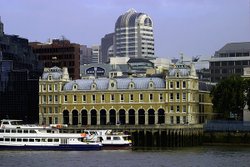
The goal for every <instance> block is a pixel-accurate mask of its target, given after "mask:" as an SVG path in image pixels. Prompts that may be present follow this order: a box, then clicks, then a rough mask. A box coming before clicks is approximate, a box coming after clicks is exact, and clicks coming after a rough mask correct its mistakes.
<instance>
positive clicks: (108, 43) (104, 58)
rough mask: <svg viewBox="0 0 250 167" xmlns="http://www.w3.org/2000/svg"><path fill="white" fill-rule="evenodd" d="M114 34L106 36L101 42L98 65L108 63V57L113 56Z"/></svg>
mask: <svg viewBox="0 0 250 167" xmlns="http://www.w3.org/2000/svg"><path fill="white" fill-rule="evenodd" d="M114 35H115V33H110V34H106V35H105V36H104V37H103V38H102V40H101V56H100V63H108V62H109V57H113V56H114V51H113V47H114V46H113V45H114Z"/></svg>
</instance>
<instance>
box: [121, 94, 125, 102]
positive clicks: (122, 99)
mask: <svg viewBox="0 0 250 167" xmlns="http://www.w3.org/2000/svg"><path fill="white" fill-rule="evenodd" d="M120 101H121V102H124V95H123V94H120Z"/></svg>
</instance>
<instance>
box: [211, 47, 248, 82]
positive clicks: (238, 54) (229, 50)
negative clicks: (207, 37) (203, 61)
mask: <svg viewBox="0 0 250 167" xmlns="http://www.w3.org/2000/svg"><path fill="white" fill-rule="evenodd" d="M249 66H250V42H239V43H228V44H226V45H225V46H223V47H222V48H221V49H220V50H219V51H216V52H215V55H214V56H213V57H212V58H211V59H210V61H209V69H210V75H211V76H210V77H211V82H218V81H220V80H221V79H224V78H227V77H228V76H230V75H233V74H236V75H240V76H241V75H243V68H244V67H249Z"/></svg>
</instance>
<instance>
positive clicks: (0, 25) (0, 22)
mask: <svg viewBox="0 0 250 167" xmlns="http://www.w3.org/2000/svg"><path fill="white" fill-rule="evenodd" d="M3 34H4V32H3V23H2V21H1V16H0V37H1V36H3Z"/></svg>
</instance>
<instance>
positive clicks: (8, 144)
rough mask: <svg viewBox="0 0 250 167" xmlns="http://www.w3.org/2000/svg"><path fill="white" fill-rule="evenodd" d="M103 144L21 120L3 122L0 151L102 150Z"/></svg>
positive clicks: (0, 134)
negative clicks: (26, 123) (22, 122)
mask: <svg viewBox="0 0 250 167" xmlns="http://www.w3.org/2000/svg"><path fill="white" fill-rule="evenodd" d="M101 148H102V144H101V143H100V142H97V141H95V140H88V139H87V138H86V136H85V135H82V134H74V133H59V130H58V129H55V128H52V127H44V126H35V125H22V124H21V121H20V120H1V127H0V150H3V149H5V150H6V149H7V150H76V151H84V150H100V149H101Z"/></svg>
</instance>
